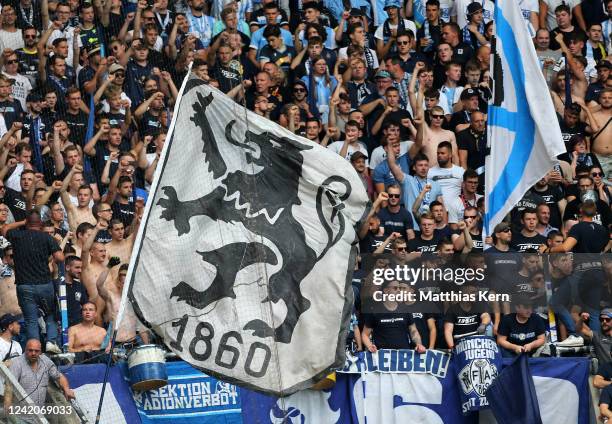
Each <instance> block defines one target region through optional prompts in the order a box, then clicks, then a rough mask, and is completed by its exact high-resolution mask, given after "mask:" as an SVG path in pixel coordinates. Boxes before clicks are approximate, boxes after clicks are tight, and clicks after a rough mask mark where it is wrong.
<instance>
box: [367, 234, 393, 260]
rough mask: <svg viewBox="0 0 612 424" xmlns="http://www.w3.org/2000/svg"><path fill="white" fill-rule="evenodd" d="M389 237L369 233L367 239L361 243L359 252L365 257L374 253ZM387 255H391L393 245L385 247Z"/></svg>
mask: <svg viewBox="0 0 612 424" xmlns="http://www.w3.org/2000/svg"><path fill="white" fill-rule="evenodd" d="M386 238H387V237H386V236H385V235H384V234H383V235H382V236H377V235H374V234H372V233H371V232H369V231H368V233H367V234H366V235H365V237H364V238H363V239H362V240H360V241H359V251H360V252H361V254H362V255H363V254H364V253H373V252H374V251H375V250H376V249H377V248H378V246H380V245H381V244H383V242H384V241H385V239H386ZM385 253H391V243H389V244H388V245H387V247H385Z"/></svg>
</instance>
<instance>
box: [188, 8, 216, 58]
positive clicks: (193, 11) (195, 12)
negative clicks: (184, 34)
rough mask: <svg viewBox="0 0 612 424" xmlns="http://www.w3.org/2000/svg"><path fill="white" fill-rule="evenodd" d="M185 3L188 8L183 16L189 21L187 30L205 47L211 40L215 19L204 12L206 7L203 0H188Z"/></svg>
mask: <svg viewBox="0 0 612 424" xmlns="http://www.w3.org/2000/svg"><path fill="white" fill-rule="evenodd" d="M187 4H188V6H189V10H187V13H186V15H185V16H186V18H187V21H188V22H189V32H190V33H193V34H195V36H196V37H197V38H198V39H199V40H200V41H201V42H202V45H203V47H204V48H206V47H208V46H209V45H210V42H211V40H212V35H213V27H214V25H215V20H214V19H213V18H212V17H210V16H208V15H207V14H205V13H204V9H205V7H206V4H205V2H204V0H189V1H188V2H187Z"/></svg>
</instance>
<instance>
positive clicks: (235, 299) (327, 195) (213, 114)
mask: <svg viewBox="0 0 612 424" xmlns="http://www.w3.org/2000/svg"><path fill="white" fill-rule="evenodd" d="M179 102H180V103H179V106H178V109H177V111H176V112H175V115H176V116H175V119H174V121H173V126H172V128H171V130H170V133H171V134H170V135H169V141H168V142H167V145H166V146H165V147H164V153H163V154H162V158H161V162H160V163H161V165H160V167H161V169H158V172H157V175H156V179H155V182H154V183H153V186H152V188H151V196H152V197H153V198H152V199H150V201H149V203H148V206H147V210H146V211H145V225H143V226H142V228H141V232H140V234H139V237H138V238H137V241H136V244H135V247H134V252H133V255H132V261H131V268H130V271H129V275H128V279H129V281H130V286H129V291H128V293H129V299H130V301H131V304H132V306H133V308H134V311H135V312H136V314H137V315H138V317H139V318H140V319H141V320H142V321H143V322H144V323H145V325H147V326H149V327H150V328H152V329H153V330H154V331H155V333H156V334H157V335H159V336H160V337H162V338H163V340H164V342H165V343H166V345H167V346H168V347H169V348H171V349H172V350H173V351H174V352H176V353H177V354H178V355H179V356H180V357H181V358H182V359H184V360H185V361H187V362H189V363H191V364H192V365H194V366H195V367H197V368H200V369H202V370H204V371H205V372H207V373H208V374H211V375H214V376H217V377H219V378H222V379H225V380H227V381H230V382H234V383H237V384H241V385H245V386H247V387H250V388H253V389H256V390H260V391H264V392H268V393H273V394H276V395H287V394H290V393H292V392H294V391H296V390H299V389H302V388H305V387H308V386H310V385H311V384H312V383H313V382H314V381H317V380H319V379H321V377H322V376H324V375H326V374H327V373H329V371H330V369H331V368H333V367H338V366H341V365H342V364H343V361H344V347H345V342H346V341H345V337H346V331H347V329H348V318H349V316H350V313H351V310H352V291H351V290H352V289H351V276H352V270H353V267H354V263H355V249H354V244H355V241H356V232H355V230H354V226H355V224H356V223H357V221H358V220H359V219H361V218H362V215H363V214H364V211H365V207H366V204H367V195H366V192H365V188H364V186H363V183H362V181H361V179H360V178H359V176H358V175H357V173H356V172H355V170H354V169H353V168H352V166H351V165H350V163H349V162H348V161H345V160H344V159H343V158H341V157H339V156H338V155H337V154H335V153H333V152H331V151H329V150H327V149H325V148H322V147H321V146H319V145H317V144H315V143H313V142H311V141H309V140H306V139H305V138H302V137H299V136H296V135H295V134H293V133H291V132H289V131H287V130H286V129H284V128H282V127H281V126H279V125H277V124H276V123H274V122H271V121H269V120H267V119H265V118H262V117H261V116H259V115H256V114H255V113H252V112H250V111H247V110H246V109H244V108H243V107H242V106H240V105H238V104H237V103H235V102H234V101H232V100H231V99H230V98H228V97H227V96H226V95H224V94H223V93H221V92H220V91H218V90H216V89H214V88H212V87H210V86H208V85H205V84H204V82H203V81H202V80H200V79H198V78H195V77H191V78H190V79H189V80H188V81H187V82H186V83H184V85H183V88H182V95H181V97H180V100H179ZM130 277H131V278H130Z"/></svg>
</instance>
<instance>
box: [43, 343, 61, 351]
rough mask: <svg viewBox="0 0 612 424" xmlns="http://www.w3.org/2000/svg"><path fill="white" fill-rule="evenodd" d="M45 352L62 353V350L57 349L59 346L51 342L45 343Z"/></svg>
mask: <svg viewBox="0 0 612 424" xmlns="http://www.w3.org/2000/svg"><path fill="white" fill-rule="evenodd" d="M45 351H46V353H56V354H60V353H62V350H61V349H60V348H59V346H58V345H56V344H55V343H52V342H47V344H46V345H45Z"/></svg>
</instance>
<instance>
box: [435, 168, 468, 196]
mask: <svg viewBox="0 0 612 424" xmlns="http://www.w3.org/2000/svg"><path fill="white" fill-rule="evenodd" d="M464 172H465V170H464V169H463V168H462V167H460V166H458V165H453V166H452V167H450V168H440V167H439V166H434V167H432V168H429V172H428V173H427V178H431V179H432V180H434V181H436V182H437V183H438V184H440V187H441V188H442V197H443V198H444V199H445V200H446V199H454V198H455V197H459V195H460V194H461V184H462V183H463V173H464Z"/></svg>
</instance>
